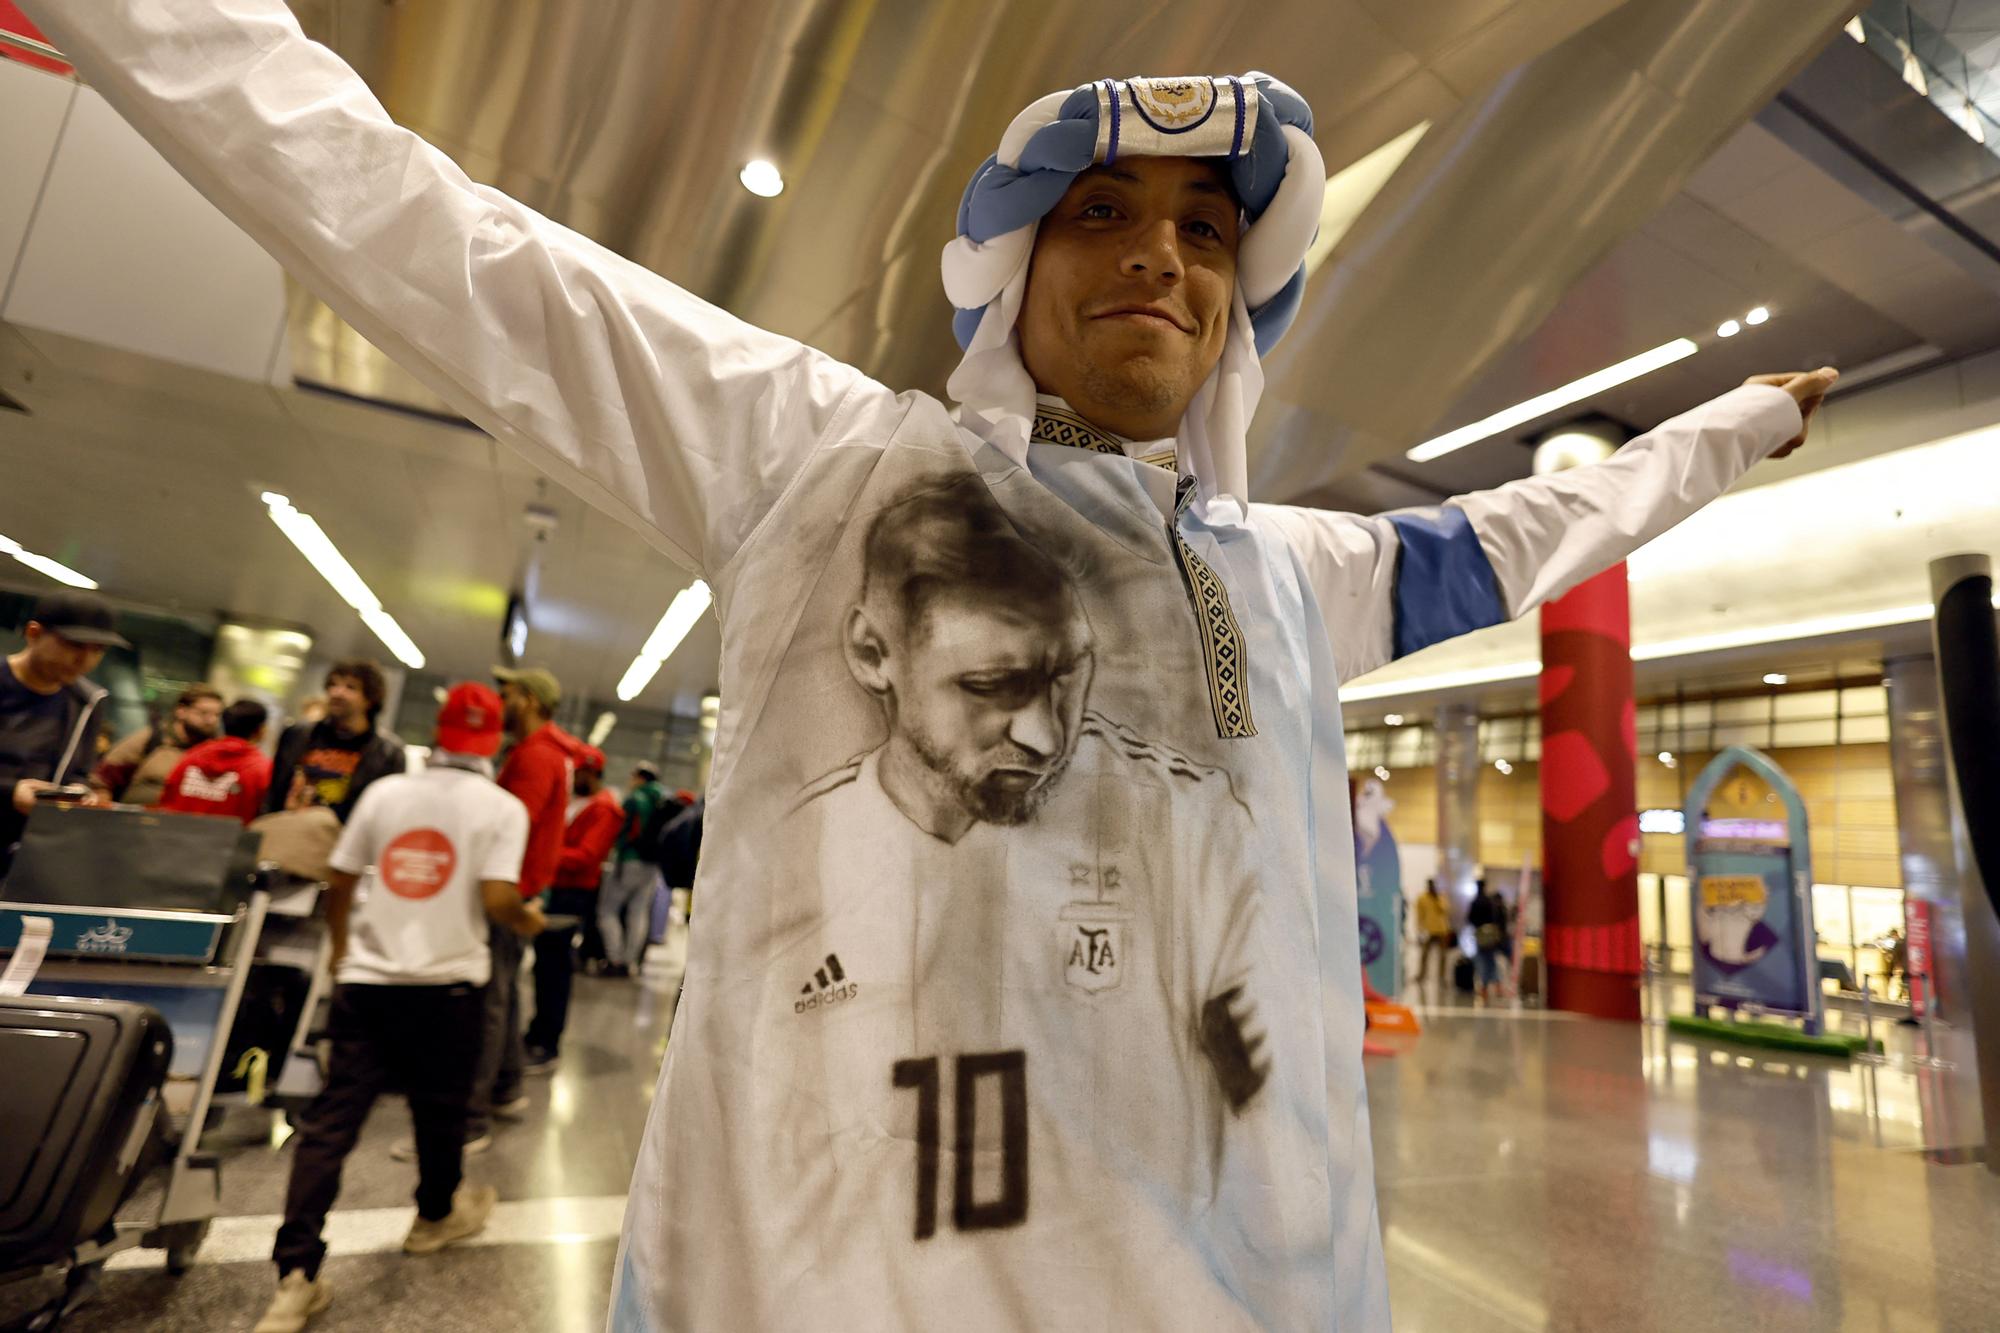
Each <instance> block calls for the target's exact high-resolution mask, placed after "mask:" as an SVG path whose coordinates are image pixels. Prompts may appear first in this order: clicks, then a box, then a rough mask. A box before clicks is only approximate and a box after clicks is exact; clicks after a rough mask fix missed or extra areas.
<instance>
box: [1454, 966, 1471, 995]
mask: <svg viewBox="0 0 2000 1333" xmlns="http://www.w3.org/2000/svg"><path fill="white" fill-rule="evenodd" d="M1451 984H1452V988H1453V989H1454V990H1457V991H1459V992H1460V993H1461V994H1465V995H1470V994H1472V960H1471V959H1470V958H1460V959H1458V960H1457V961H1456V962H1454V963H1453V964H1452V965H1451Z"/></svg>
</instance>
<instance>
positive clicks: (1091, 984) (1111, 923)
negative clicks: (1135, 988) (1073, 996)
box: [1057, 903, 1130, 993]
mask: <svg viewBox="0 0 2000 1333" xmlns="http://www.w3.org/2000/svg"><path fill="white" fill-rule="evenodd" d="M1129 919H1130V913H1128V912H1126V911H1125V910H1124V909H1122V908H1119V907H1116V906H1113V905H1110V904H1106V903H1071V904H1070V905H1069V906H1068V907H1066V908H1064V909H1063V913H1062V928H1061V930H1060V932H1059V933H1058V935H1057V938H1058V940H1059V941H1060V947H1061V949H1062V962H1063V980H1064V981H1065V982H1067V983H1069V984H1070V985H1071V986H1074V987H1075V988H1076V989H1078V990H1080V991H1086V992H1091V993H1095V992H1097V991H1107V990H1111V989H1113V988H1114V987H1116V986H1117V985H1118V983H1119V982H1120V981H1122V980H1123V979H1124V977H1125V946H1126V942H1127V932H1126V923H1127V922H1128V920H1129Z"/></svg>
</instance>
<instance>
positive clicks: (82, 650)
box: [27, 620, 104, 685]
mask: <svg viewBox="0 0 2000 1333" xmlns="http://www.w3.org/2000/svg"><path fill="white" fill-rule="evenodd" d="M27 637H28V659H29V661H30V662H32V663H33V664H34V671H35V674H36V675H38V676H40V677H41V678H42V679H44V680H52V681H54V682H56V683H57V684H58V685H69V684H72V683H74V682H75V681H78V680H80V679H82V678H83V677H85V676H87V675H89V674H90V673H91V672H93V671H95V670H97V664H98V663H99V662H102V661H103V660H104V649H102V648H100V647H97V646H95V645H93V644H87V643H72V642H70V641H69V640H68V639H65V638H64V637H63V636H62V635H60V634H57V633H56V632H55V631H53V630H50V629H47V628H45V627H43V626H42V625H40V624H38V623H36V622H35V621H32V620H31V621H29V622H28V630H27Z"/></svg>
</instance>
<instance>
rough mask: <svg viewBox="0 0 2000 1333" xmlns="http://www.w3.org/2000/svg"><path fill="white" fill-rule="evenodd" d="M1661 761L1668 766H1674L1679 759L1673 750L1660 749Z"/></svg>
mask: <svg viewBox="0 0 2000 1333" xmlns="http://www.w3.org/2000/svg"><path fill="white" fill-rule="evenodd" d="M1660 762H1661V763H1663V764H1665V765H1666V766H1667V767H1668V768H1672V767H1673V766H1674V764H1675V763H1676V762H1677V761H1676V760H1675V759H1674V755H1673V751H1671V750H1662V751H1660Z"/></svg>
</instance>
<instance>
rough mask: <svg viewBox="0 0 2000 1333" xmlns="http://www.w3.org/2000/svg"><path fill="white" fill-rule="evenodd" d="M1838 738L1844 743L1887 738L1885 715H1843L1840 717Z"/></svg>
mask: <svg viewBox="0 0 2000 1333" xmlns="http://www.w3.org/2000/svg"><path fill="white" fill-rule="evenodd" d="M1840 739H1841V743H1842V744H1845V745H1862V744H1867V743H1870V742H1874V741H1886V740H1888V739H1889V719H1888V718H1886V717H1845V716H1843V717H1842V718H1841V719H1840Z"/></svg>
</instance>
